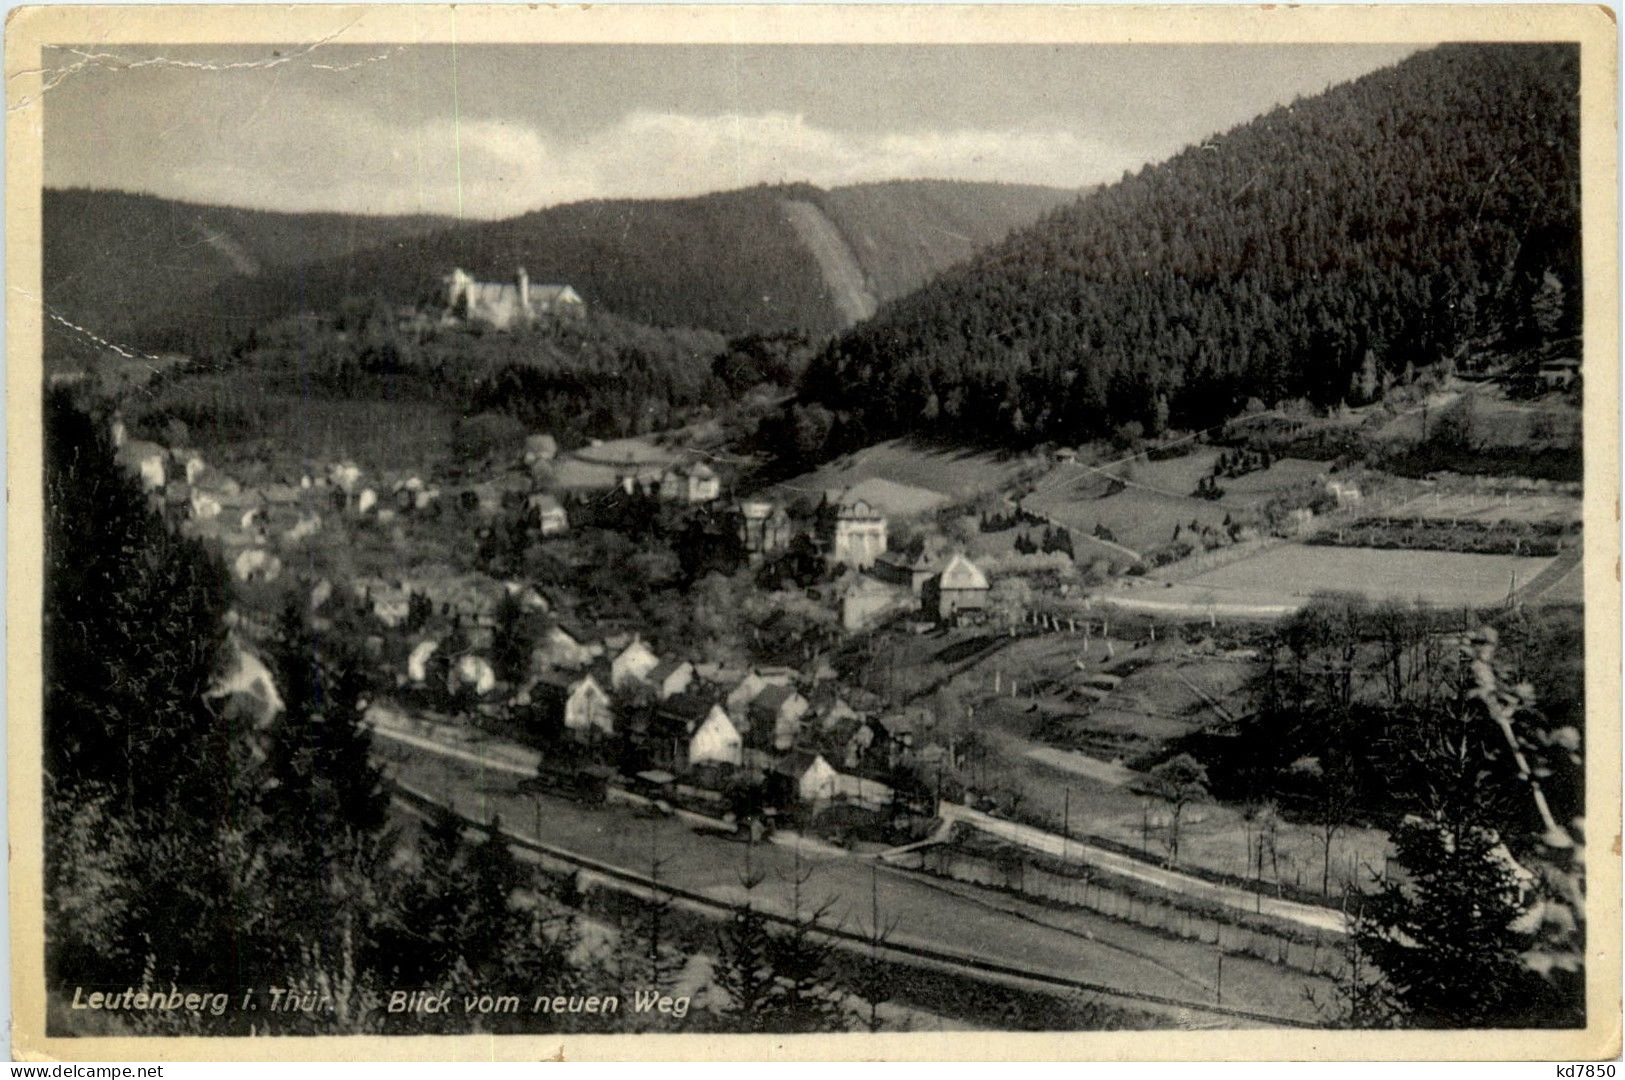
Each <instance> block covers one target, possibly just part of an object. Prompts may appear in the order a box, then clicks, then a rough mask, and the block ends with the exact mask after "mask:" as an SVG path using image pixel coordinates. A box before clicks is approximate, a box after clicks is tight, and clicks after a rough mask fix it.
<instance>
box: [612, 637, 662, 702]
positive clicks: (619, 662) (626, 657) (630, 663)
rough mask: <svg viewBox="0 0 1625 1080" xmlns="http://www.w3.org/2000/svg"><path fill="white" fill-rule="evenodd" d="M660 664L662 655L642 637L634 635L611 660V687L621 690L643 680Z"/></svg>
mask: <svg viewBox="0 0 1625 1080" xmlns="http://www.w3.org/2000/svg"><path fill="white" fill-rule="evenodd" d="M659 666H660V657H658V656H656V655H655V651H654V650H653V649H651V648H649V646H648V645H646V644H644V641H643V639H642V638H640V637H636V636H634V637H633V638H632V640H631V642H629V643H628V644H627V645H626V647H625V648H623V649H621V651H620V652H618V653H616V654H615V657H614V659H612V660H610V662H609V687H610V689H611V690H619V689H621V688H622V687H623V686H626V685H628V684H630V683H636V682H642V681H643V679H644V677H645V676H646V675H648V674H649V672H651V671H653V670H654V669H655V668H657V667H659Z"/></svg>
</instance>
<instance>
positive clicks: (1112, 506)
mask: <svg viewBox="0 0 1625 1080" xmlns="http://www.w3.org/2000/svg"><path fill="white" fill-rule="evenodd" d="M1104 484H1105V481H1104V479H1103V478H1102V477H1101V476H1099V475H1098V474H1093V473H1085V474H1084V475H1083V476H1081V477H1080V478H1079V479H1078V480H1077V481H1073V482H1069V483H1066V484H1060V485H1057V486H1056V487H1055V488H1053V489H1051V490H1048V491H1043V492H1040V493H1039V494H1037V495H1033V496H1030V497H1029V498H1027V499H1025V500H1023V505H1024V506H1025V507H1027V509H1029V510H1032V511H1033V512H1034V513H1038V514H1043V515H1045V516H1047V517H1049V518H1052V519H1054V520H1055V521H1058V522H1060V523H1061V524H1062V525H1065V526H1066V527H1067V528H1069V529H1071V530H1072V532H1073V533H1074V534H1075V535H1079V536H1089V535H1092V534H1093V533H1094V531H1095V528H1096V526H1105V527H1106V528H1107V529H1108V530H1110V532H1111V534H1112V536H1113V537H1114V538H1115V539H1116V540H1117V542H1118V543H1119V544H1122V545H1124V546H1125V547H1128V548H1132V549H1133V550H1134V551H1137V552H1141V553H1144V552H1146V551H1148V550H1150V549H1152V548H1155V547H1158V546H1160V545H1162V544H1166V543H1168V542H1169V541H1170V540H1172V539H1173V535H1174V526H1176V525H1183V526H1186V527H1189V525H1190V523H1191V522H1192V521H1198V522H1201V523H1202V524H1203V525H1211V526H1213V527H1214V528H1218V527H1220V526H1221V525H1223V524H1224V518H1225V515H1226V514H1227V513H1229V511H1228V510H1227V509H1226V508H1225V507H1224V506H1223V505H1222V504H1220V503H1215V502H1209V501H1208V500H1206V499H1194V498H1188V497H1186V496H1181V495H1164V494H1160V493H1158V492H1154V491H1147V490H1144V489H1142V488H1138V487H1127V488H1124V489H1123V490H1122V491H1119V492H1118V493H1117V494H1115V495H1104V496H1102V495H1101V494H1100V493H1101V492H1103V491H1104ZM1080 554H1081V552H1080Z"/></svg>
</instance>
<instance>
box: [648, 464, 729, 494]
mask: <svg viewBox="0 0 1625 1080" xmlns="http://www.w3.org/2000/svg"><path fill="white" fill-rule="evenodd" d="M660 494H661V496H662V497H663V498H667V499H675V500H676V501H678V502H685V503H705V502H710V501H711V500H713V499H715V498H716V497H717V496H718V495H720V494H722V481H721V480H719V479H717V474H716V473H715V472H714V471H712V469H711V467H710V466H709V465H707V464H706V463H705V462H703V461H697V462H695V463H693V464H692V465H679V466H676V467H675V468H671V469H667V470H666V472H665V473H663V474H662V475H661V477H660Z"/></svg>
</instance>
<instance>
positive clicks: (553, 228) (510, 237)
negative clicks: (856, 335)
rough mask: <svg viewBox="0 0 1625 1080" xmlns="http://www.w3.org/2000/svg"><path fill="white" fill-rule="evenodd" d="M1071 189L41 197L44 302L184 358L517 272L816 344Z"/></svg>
mask: <svg viewBox="0 0 1625 1080" xmlns="http://www.w3.org/2000/svg"><path fill="white" fill-rule="evenodd" d="M1076 195H1077V193H1076V192H1072V191H1065V190H1060V189H1054V188H1042V187H1029V186H1021V185H1011V184H982V183H961V182H957V181H935V180H928V181H897V182H893V183H887V184H873V185H862V186H858V187H852V188H842V189H837V190H835V191H824V190H821V189H819V188H815V187H812V186H811V185H805V184H797V185H775V186H766V185H764V186H758V187H753V188H747V189H742V190H739V191H730V192H720V193H716V194H711V195H703V196H697V197H694V198H684V199H663V200H598V201H592V202H582V203H573V204H569V205H564V206H556V207H551V208H549V209H546V210H539V211H535V212H533V213H529V214H523V215H521V216H519V217H515V218H510V219H506V220H502V221H490V222H487V221H482V222H465V223H460V224H459V223H455V222H451V221H448V220H446V219H438V218H369V217H359V216H351V215H341V214H271V213H264V212H260V211H247V210H236V209H232V208H229V207H206V206H195V205H192V204H187V203H178V202H173V201H169V200H163V199H156V198H152V197H149V196H138V195H126V194H122V193H118V192H97V191H83V190H68V191H47V192H46V214H45V250H46V270H47V272H46V279H45V290H46V291H45V295H46V302H47V303H48V304H49V305H50V306H51V307H52V309H53V310H55V311H57V312H59V313H61V314H62V315H63V316H64V317H65V318H68V319H71V320H73V321H75V322H79V323H82V324H83V325H85V326H87V327H89V328H92V329H95V330H96V332H97V333H100V334H103V335H104V336H108V337H119V338H121V339H122V340H126V341H129V342H131V343H133V344H136V345H139V346H140V347H142V348H146V349H151V350H163V349H168V350H177V351H182V352H194V351H200V350H206V349H209V348H215V347H220V346H222V345H223V344H225V343H228V342H230V341H233V340H236V339H238V338H240V337H241V336H242V335H243V334H244V333H246V332H247V331H248V330H249V329H251V328H253V327H255V326H258V325H261V324H263V323H265V322H267V321H269V320H272V319H275V318H278V317H281V316H284V315H288V314H293V313H297V312H300V311H328V310H332V309H334V308H336V307H337V306H338V305H340V304H342V303H343V302H344V301H345V300H346V299H347V298H358V299H367V298H371V297H375V296H376V297H382V298H384V299H386V300H389V301H391V302H398V303H432V302H434V300H435V299H436V298H437V297H438V295H439V292H440V289H441V285H440V277H441V276H442V275H444V274H445V273H446V272H447V271H448V270H449V269H450V268H451V267H453V266H461V267H463V268H464V269H466V270H468V271H469V272H470V273H472V274H474V276H475V277H477V278H480V279H482V280H508V279H509V277H511V276H512V275H513V273H514V272H515V270H516V269H517V267H519V266H524V267H525V268H526V269H527V270H528V271H529V273H530V276H531V280H533V281H537V282H547V281H558V282H567V283H569V284H571V285H573V286H575V288H576V289H577V290H578V291H579V292H580V293H581V294H582V295H583V296H585V297H586V299H587V301H588V303H589V304H590V305H593V306H595V307H599V308H603V309H606V310H609V311H611V312H614V313H616V314H619V315H623V316H626V317H628V318H632V319H635V320H637V321H640V322H644V323H649V324H652V325H661V326H693V327H698V328H704V329H711V330H717V331H720V332H722V333H726V334H740V333H752V332H761V333H773V332H780V331H786V330H794V331H802V332H807V333H812V334H822V333H828V332H831V331H835V330H839V329H841V328H843V327H845V326H848V325H850V324H851V322H852V321H853V320H854V319H855V318H857V317H859V316H860V315H861V314H863V313H866V312H867V311H871V310H873V307H874V305H875V304H876V303H879V302H883V301H884V300H886V299H889V298H891V297H893V296H896V295H898V294H899V293H900V292H901V291H903V290H905V289H907V288H912V287H914V286H917V285H919V284H920V283H922V282H923V281H924V280H925V278H926V277H927V276H928V275H929V274H931V273H934V272H936V271H939V270H942V269H945V268H947V267H948V266H950V265H952V264H953V263H955V262H958V261H961V260H963V259H965V258H967V257H969V256H970V255H971V254H972V253H973V252H974V251H975V250H977V249H978V248H979V247H981V246H983V245H985V244H988V243H992V242H994V241H997V240H1000V239H1002V238H1003V237H1005V236H1006V235H1007V234H1008V233H1009V232H1010V231H1011V230H1012V229H1014V228H1018V227H1020V226H1022V225H1027V224H1030V223H1031V222H1033V221H1035V220H1037V219H1038V218H1039V217H1040V216H1041V215H1043V214H1044V213H1046V212H1047V211H1049V210H1051V209H1053V208H1055V207H1056V206H1058V205H1061V204H1063V203H1065V202H1068V201H1070V200H1072V199H1073V198H1075V197H1076ZM798 205H801V206H804V207H810V208H811V209H812V210H814V211H816V213H812V214H811V215H810V216H809V213H808V210H807V209H805V208H804V209H799V210H798V209H795V208H794V207H796V206H798ZM798 215H799V216H798ZM798 221H799V222H800V226H801V227H800V228H799V229H798V226H797V222H798ZM809 226H812V227H813V229H814V232H813V233H811V234H809V233H808V232H807V231H806V229H807V228H808V227H809ZM809 235H811V236H814V237H815V238H816V239H815V241H814V242H812V243H809V239H808V237H809ZM854 267H856V272H854V270H853V268H854ZM860 278H861V280H859V279H860ZM59 345H60V346H61V347H64V348H72V347H77V348H80V349H83V348H86V346H85V345H84V344H83V343H77V345H76V343H74V342H72V341H71V340H70V341H62V342H59Z"/></svg>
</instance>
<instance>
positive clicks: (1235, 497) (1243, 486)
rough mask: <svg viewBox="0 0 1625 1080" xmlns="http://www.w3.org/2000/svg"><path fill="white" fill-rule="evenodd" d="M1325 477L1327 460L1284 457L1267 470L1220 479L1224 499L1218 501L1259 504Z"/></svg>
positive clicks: (1234, 503) (1230, 504)
mask: <svg viewBox="0 0 1625 1080" xmlns="http://www.w3.org/2000/svg"><path fill="white" fill-rule="evenodd" d="M1325 476H1326V463H1325V462H1324V461H1310V460H1308V459H1307V458H1282V459H1280V460H1279V461H1276V462H1273V463H1272V464H1271V465H1270V467H1269V468H1267V469H1259V470H1258V471H1256V472H1250V473H1247V474H1245V475H1243V476H1231V477H1225V478H1224V479H1221V480H1220V481H1219V486H1220V487H1222V488H1224V498H1222V499H1220V500H1219V502H1220V503H1221V504H1223V505H1225V506H1258V505H1261V504H1263V503H1266V502H1269V501H1270V500H1271V499H1273V498H1276V497H1278V496H1280V495H1284V494H1285V493H1286V492H1288V491H1291V490H1292V489H1294V488H1303V487H1304V486H1306V485H1310V484H1319V483H1320V482H1321V480H1322V479H1323V478H1324V477H1325Z"/></svg>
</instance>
